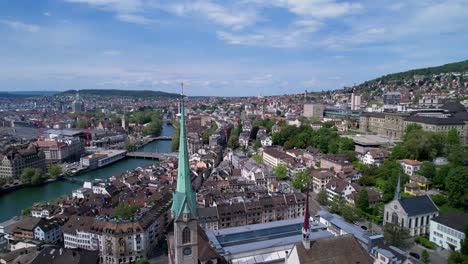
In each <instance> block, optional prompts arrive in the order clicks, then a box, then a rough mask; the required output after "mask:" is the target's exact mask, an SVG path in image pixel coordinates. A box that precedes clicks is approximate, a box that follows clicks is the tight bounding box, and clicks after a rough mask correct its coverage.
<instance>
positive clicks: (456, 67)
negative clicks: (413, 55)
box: [368, 60, 468, 82]
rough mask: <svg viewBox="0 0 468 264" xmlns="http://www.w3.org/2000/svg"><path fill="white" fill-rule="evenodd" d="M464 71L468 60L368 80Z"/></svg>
mask: <svg viewBox="0 0 468 264" xmlns="http://www.w3.org/2000/svg"><path fill="white" fill-rule="evenodd" d="M463 72H468V60H464V61H460V62H454V63H449V64H444V65H441V66H436V67H429V68H421V69H415V70H409V71H405V72H398V73H392V74H387V75H384V76H382V77H379V78H377V79H374V80H371V81H368V82H378V81H396V80H405V79H410V78H413V77H414V76H418V75H419V76H426V77H430V76H432V75H434V74H441V73H463Z"/></svg>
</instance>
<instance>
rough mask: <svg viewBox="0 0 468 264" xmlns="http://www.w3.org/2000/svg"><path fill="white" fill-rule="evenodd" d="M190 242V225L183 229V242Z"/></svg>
mask: <svg viewBox="0 0 468 264" xmlns="http://www.w3.org/2000/svg"><path fill="white" fill-rule="evenodd" d="M187 243H190V229H189V228H188V227H186V228H184V230H182V244H187Z"/></svg>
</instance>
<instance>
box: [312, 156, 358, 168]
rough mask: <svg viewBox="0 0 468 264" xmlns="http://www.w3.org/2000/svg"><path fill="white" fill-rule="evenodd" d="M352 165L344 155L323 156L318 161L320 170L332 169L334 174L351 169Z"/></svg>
mask: <svg viewBox="0 0 468 264" xmlns="http://www.w3.org/2000/svg"><path fill="white" fill-rule="evenodd" d="M352 167H353V164H352V163H351V161H350V160H349V158H348V156H346V155H344V154H330V155H326V156H323V157H322V158H321V159H320V168H321V169H332V168H333V170H334V171H335V172H340V171H342V170H344V169H345V168H352Z"/></svg>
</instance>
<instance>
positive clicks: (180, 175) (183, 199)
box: [171, 90, 198, 264]
mask: <svg viewBox="0 0 468 264" xmlns="http://www.w3.org/2000/svg"><path fill="white" fill-rule="evenodd" d="M171 213H172V217H173V219H174V250H175V252H174V256H175V263H177V264H192V263H198V230H197V228H198V223H197V219H198V206H197V201H196V198H195V192H194V191H193V190H192V184H191V181H190V169H189V161H188V151H187V141H186V132H185V109H184V95H183V90H182V99H181V103H180V138H179V166H178V170H177V188H176V190H175V192H174V195H173V200H172V208H171Z"/></svg>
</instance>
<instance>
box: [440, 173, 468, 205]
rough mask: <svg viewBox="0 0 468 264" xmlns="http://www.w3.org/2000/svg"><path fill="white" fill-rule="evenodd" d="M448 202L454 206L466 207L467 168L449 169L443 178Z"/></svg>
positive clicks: (467, 200) (467, 194) (467, 203)
mask: <svg viewBox="0 0 468 264" xmlns="http://www.w3.org/2000/svg"><path fill="white" fill-rule="evenodd" d="M445 186H446V189H447V193H448V200H449V203H450V204H451V205H452V206H454V207H459V208H465V209H466V208H468V192H467V191H466V190H468V170H467V169H466V167H456V168H453V169H451V170H450V172H449V173H448V176H447V178H446V180H445Z"/></svg>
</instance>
